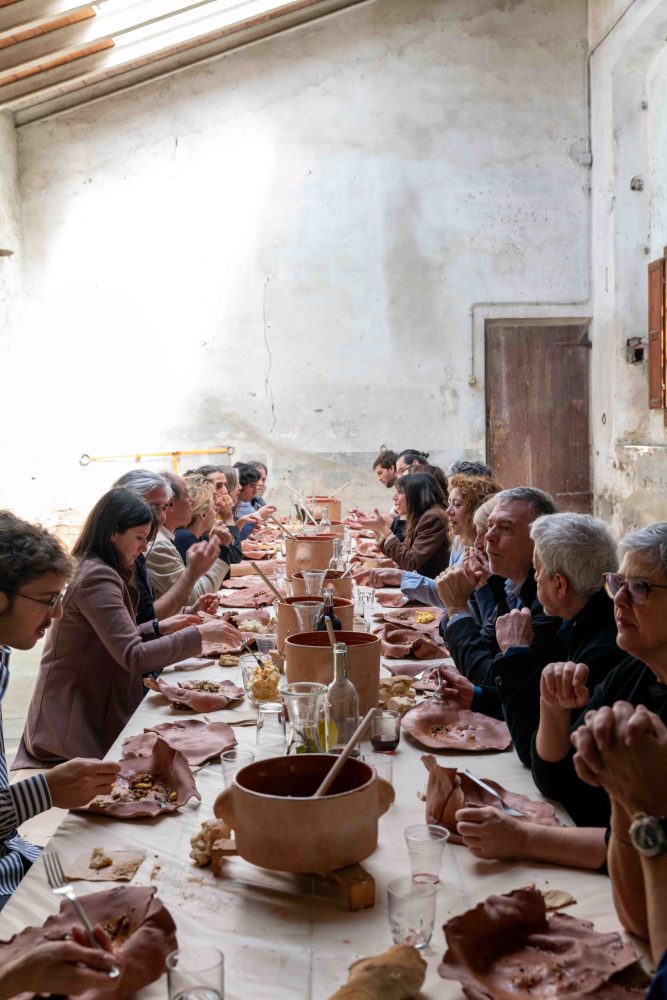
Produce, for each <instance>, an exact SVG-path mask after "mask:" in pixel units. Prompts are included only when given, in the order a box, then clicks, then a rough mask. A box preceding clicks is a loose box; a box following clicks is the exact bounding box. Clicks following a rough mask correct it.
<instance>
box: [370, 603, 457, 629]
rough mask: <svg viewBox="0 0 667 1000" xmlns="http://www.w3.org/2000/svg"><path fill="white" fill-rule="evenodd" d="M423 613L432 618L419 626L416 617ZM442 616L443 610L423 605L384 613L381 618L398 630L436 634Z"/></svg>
mask: <svg viewBox="0 0 667 1000" xmlns="http://www.w3.org/2000/svg"><path fill="white" fill-rule="evenodd" d="M376 597H377V594H376ZM424 612H430V613H431V614H432V615H433V616H434V618H433V620H432V621H430V622H427V623H426V624H425V625H421V624H420V623H419V622H418V621H417V615H418V614H423V613H424ZM443 614H444V610H443V609H442V608H432V607H427V606H426V605H424V606H423V607H420V608H405V609H404V610H402V611H384V612H383V613H382V617H383V618H384V620H385V621H386V622H389V623H390V624H391V625H398V626H399V628H412V629H414V630H415V631H416V632H437V631H438V626H439V625H440V620H441V618H442V616H443Z"/></svg>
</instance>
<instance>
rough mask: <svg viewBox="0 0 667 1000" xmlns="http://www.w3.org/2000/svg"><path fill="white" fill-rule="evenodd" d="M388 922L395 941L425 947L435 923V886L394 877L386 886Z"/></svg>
mask: <svg viewBox="0 0 667 1000" xmlns="http://www.w3.org/2000/svg"><path fill="white" fill-rule="evenodd" d="M387 899H388V900H389V926H390V927H391V936H392V938H393V940H394V944H409V945H412V946H413V947H414V948H418V949H420V950H421V949H422V948H425V947H426V946H427V945H428V943H429V941H430V940H431V935H432V934H433V925H434V924H435V899H436V888H435V886H434V885H432V884H431V885H429V884H419V883H418V882H413V880H412V879H410V878H395V879H394V880H393V881H392V882H390V883H389V885H388V886H387Z"/></svg>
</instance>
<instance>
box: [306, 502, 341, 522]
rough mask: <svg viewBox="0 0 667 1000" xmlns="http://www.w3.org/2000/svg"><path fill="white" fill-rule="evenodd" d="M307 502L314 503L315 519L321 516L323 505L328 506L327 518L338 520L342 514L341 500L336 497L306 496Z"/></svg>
mask: <svg viewBox="0 0 667 1000" xmlns="http://www.w3.org/2000/svg"><path fill="white" fill-rule="evenodd" d="M306 500H307V501H308V503H314V504H315V519H316V520H317V521H319V519H320V518H321V517H322V511H323V508H324V507H328V508H329V518H330V520H332V521H340V519H341V517H342V514H343V501H342V500H340V499H339V498H338V497H306Z"/></svg>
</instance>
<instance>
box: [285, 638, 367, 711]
mask: <svg viewBox="0 0 667 1000" xmlns="http://www.w3.org/2000/svg"><path fill="white" fill-rule="evenodd" d="M336 638H337V639H338V641H339V642H344V643H345V645H346V646H347V673H348V677H349V678H350V680H351V681H352V683H353V684H354V686H355V687H356V689H357V694H358V695H359V710H360V712H361V714H362V715H365V714H366V712H367V711H368V710H369V708H377V705H378V700H379V697H380V640H379V638H378V637H377V636H376V635H369V634H368V633H366V632H336ZM285 659H286V667H285V674H286V675H287V682H288V684H293V683H294V682H295V681H317V682H318V683H319V684H331V681H332V680H333V656H332V653H331V644H330V642H329V636H328V634H327V633H326V632H301V633H299V634H298V635H293V636H292V637H291V638H289V639H287V640H286V642H285Z"/></svg>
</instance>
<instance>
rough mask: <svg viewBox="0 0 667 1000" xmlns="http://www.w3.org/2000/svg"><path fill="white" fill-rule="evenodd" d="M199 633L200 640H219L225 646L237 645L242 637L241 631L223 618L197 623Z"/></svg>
mask: <svg viewBox="0 0 667 1000" xmlns="http://www.w3.org/2000/svg"><path fill="white" fill-rule="evenodd" d="M199 634H200V636H201V639H202V642H219V643H222V644H224V645H226V646H238V645H239V644H240V640H241V638H242V636H241V633H240V632H239V630H238V629H237V628H235V627H234V626H233V625H230V624H229V622H226V621H225V620H224V619H223V618H215V619H213V620H211V621H208V622H202V623H201V624H200V625H199Z"/></svg>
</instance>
